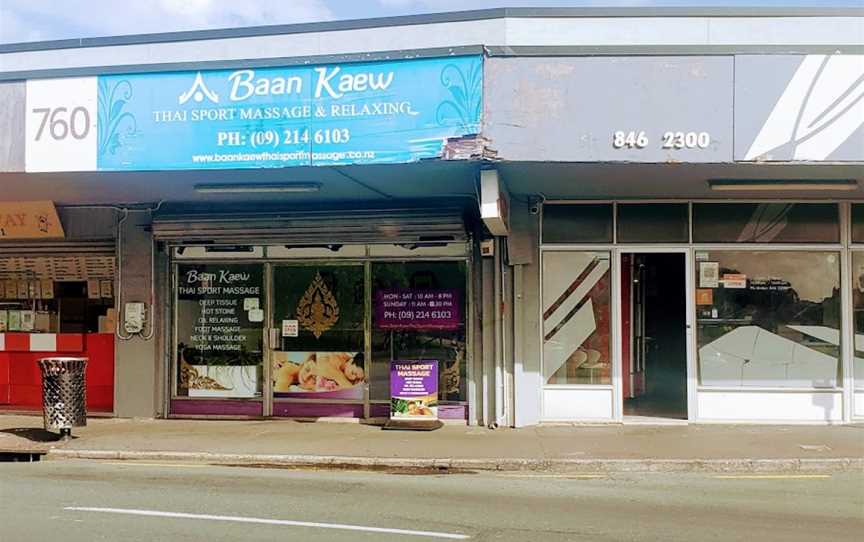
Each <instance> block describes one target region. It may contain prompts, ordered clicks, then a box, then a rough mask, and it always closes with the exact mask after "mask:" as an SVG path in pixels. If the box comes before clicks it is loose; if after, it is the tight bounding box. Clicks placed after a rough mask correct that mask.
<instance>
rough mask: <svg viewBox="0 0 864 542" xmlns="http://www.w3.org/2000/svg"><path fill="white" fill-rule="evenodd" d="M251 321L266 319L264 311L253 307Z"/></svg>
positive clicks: (250, 315)
mask: <svg viewBox="0 0 864 542" xmlns="http://www.w3.org/2000/svg"><path fill="white" fill-rule="evenodd" d="M249 321H250V322H256V323H257V322H263V321H264V311H263V310H261V309H252V310H250V311H249Z"/></svg>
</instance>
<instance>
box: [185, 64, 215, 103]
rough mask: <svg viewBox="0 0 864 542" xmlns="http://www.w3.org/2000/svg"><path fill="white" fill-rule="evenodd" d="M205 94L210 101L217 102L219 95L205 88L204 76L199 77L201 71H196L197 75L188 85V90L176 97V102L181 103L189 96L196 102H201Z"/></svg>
mask: <svg viewBox="0 0 864 542" xmlns="http://www.w3.org/2000/svg"><path fill="white" fill-rule="evenodd" d="M205 96H206V97H207V98H208V99H209V100H210V101H211V102H213V103H215V104H218V103H219V95H218V94H216V93H215V92H213V91H212V90H210V89H209V88H207V85H205V84H204V78H203V77H201V72H198V75H196V76H195V81H194V82H193V83H192V86H191V87H189V90H187V91H186V92H184V93H183V94H181V95H180V96H179V97H178V98H177V102H178V103H179V104H180V105H183V104H185V103H186V102H188V101H189V99H190V98H191V99H193V100H195V101H196V102H198V103H201V102H203V101H204V97H205Z"/></svg>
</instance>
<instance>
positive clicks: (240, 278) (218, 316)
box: [176, 263, 264, 398]
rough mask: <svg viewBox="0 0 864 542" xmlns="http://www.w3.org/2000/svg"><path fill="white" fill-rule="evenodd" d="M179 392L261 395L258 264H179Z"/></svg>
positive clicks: (261, 327)
mask: <svg viewBox="0 0 864 542" xmlns="http://www.w3.org/2000/svg"><path fill="white" fill-rule="evenodd" d="M176 311H177V312H176V329H177V376H176V378H177V395H179V396H188V397H199V398H206V397H232V398H244V397H259V396H260V395H261V393H262V391H261V390H262V384H263V378H262V367H263V365H262V361H263V339H264V272H263V267H262V266H260V265H246V264H222V263H208V264H184V265H179V266H177V307H176Z"/></svg>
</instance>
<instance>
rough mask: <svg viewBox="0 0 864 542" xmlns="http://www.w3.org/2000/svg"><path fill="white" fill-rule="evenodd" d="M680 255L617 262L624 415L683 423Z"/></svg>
mask: <svg viewBox="0 0 864 542" xmlns="http://www.w3.org/2000/svg"><path fill="white" fill-rule="evenodd" d="M685 273H686V265H685V259H684V254H677V253H672V254H662V253H641V254H640V253H636V254H625V255H623V257H622V282H624V284H622V305H623V307H622V309H623V310H622V315H623V318H622V321H623V324H624V326H623V328H624V333H623V340H624V343H625V344H624V348H623V349H622V352H623V354H624V355H623V358H624V371H623V376H624V380H625V382H624V415H625V416H644V417H652V418H677V419H686V418H687V332H686V329H687V302H686V299H687V298H686V286H685V282H686V277H685Z"/></svg>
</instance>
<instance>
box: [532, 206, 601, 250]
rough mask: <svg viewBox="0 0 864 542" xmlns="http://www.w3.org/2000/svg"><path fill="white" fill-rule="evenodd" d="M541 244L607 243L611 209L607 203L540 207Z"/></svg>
mask: <svg viewBox="0 0 864 542" xmlns="http://www.w3.org/2000/svg"><path fill="white" fill-rule="evenodd" d="M543 242H544V243H557V244H565V243H570V244H581V243H611V242H612V205H611V204H608V203H602V204H595V203H586V204H578V205H575V204H571V205H566V204H554V205H544V206H543Z"/></svg>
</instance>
